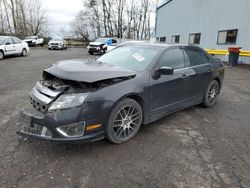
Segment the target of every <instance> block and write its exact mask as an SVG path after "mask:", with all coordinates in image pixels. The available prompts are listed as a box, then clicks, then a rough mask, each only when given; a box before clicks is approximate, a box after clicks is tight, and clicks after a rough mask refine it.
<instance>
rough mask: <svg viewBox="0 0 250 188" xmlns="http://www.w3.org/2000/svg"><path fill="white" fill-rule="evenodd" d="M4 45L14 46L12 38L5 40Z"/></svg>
mask: <svg viewBox="0 0 250 188" xmlns="http://www.w3.org/2000/svg"><path fill="white" fill-rule="evenodd" d="M5 43H6V44H14V41H13V40H12V38H7V40H6V42H5Z"/></svg>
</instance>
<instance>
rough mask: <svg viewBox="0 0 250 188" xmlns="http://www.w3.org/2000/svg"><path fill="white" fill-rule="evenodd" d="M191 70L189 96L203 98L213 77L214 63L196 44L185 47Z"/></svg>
mask: <svg viewBox="0 0 250 188" xmlns="http://www.w3.org/2000/svg"><path fill="white" fill-rule="evenodd" d="M184 53H185V55H186V57H187V60H188V61H187V62H188V69H189V71H190V85H189V86H190V87H189V88H188V94H189V98H193V99H194V100H196V99H197V100H199V98H200V99H202V97H203V95H204V92H205V91H206V89H207V87H208V84H209V82H210V81H211V79H212V77H213V65H212V64H211V63H210V62H209V58H208V57H207V55H206V54H205V52H204V51H203V50H201V49H200V48H198V47H194V46H187V47H184Z"/></svg>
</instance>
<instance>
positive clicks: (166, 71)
mask: <svg viewBox="0 0 250 188" xmlns="http://www.w3.org/2000/svg"><path fill="white" fill-rule="evenodd" d="M157 72H158V73H159V74H160V75H173V74H174V68H173V67H160V68H159V69H157Z"/></svg>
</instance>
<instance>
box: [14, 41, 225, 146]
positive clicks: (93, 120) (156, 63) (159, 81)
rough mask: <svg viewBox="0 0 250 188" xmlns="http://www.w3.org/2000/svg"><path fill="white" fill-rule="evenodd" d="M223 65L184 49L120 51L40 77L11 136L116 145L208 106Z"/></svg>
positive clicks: (196, 49)
mask: <svg viewBox="0 0 250 188" xmlns="http://www.w3.org/2000/svg"><path fill="white" fill-rule="evenodd" d="M223 78H224V65H223V64H222V63H221V62H220V61H218V60H216V59H214V58H213V57H212V56H210V55H209V54H208V53H207V52H206V51H204V50H203V49H201V48H199V47H196V46H188V45H166V44H143V43H140V44H135V43H134V44H128V45H121V46H119V47H117V48H116V49H114V50H112V51H110V52H109V53H107V54H104V55H103V56H101V57H100V58H98V59H97V60H96V61H93V60H89V59H83V60H79V59H78V60H67V61H62V62H59V63H57V64H53V66H51V67H49V68H48V69H46V70H44V72H43V79H42V80H41V81H38V82H37V83H36V85H35V86H34V88H33V89H32V91H31V93H30V103H31V105H30V109H26V110H22V111H21V116H20V117H21V119H20V125H21V126H22V127H21V128H20V130H19V131H18V134H20V135H23V136H28V137H34V138H39V139H43V140H50V141H59V142H87V141H96V140H99V139H103V138H107V139H108V140H110V141H111V142H113V143H123V142H126V141H128V140H130V139H131V138H132V137H134V136H135V135H136V134H137V132H138V131H139V129H140V127H141V124H148V123H150V122H153V121H156V120H158V119H160V118H162V117H164V116H166V115H168V114H171V113H173V112H176V111H179V110H182V109H185V108H188V107H190V106H192V105H197V104H202V105H203V106H205V107H211V106H213V105H215V103H216V100H217V97H218V95H219V93H220V91H221V88H222V85H223Z"/></svg>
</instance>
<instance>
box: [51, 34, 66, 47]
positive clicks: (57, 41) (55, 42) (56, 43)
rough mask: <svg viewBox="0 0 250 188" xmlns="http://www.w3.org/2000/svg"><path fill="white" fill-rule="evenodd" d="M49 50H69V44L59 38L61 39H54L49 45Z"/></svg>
mask: <svg viewBox="0 0 250 188" xmlns="http://www.w3.org/2000/svg"><path fill="white" fill-rule="evenodd" d="M48 49H49V50H54V49H59V50H67V42H66V41H65V40H64V39H63V38H59V37H57V38H53V39H51V40H50V41H49V43H48Z"/></svg>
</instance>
